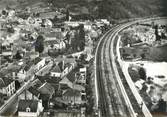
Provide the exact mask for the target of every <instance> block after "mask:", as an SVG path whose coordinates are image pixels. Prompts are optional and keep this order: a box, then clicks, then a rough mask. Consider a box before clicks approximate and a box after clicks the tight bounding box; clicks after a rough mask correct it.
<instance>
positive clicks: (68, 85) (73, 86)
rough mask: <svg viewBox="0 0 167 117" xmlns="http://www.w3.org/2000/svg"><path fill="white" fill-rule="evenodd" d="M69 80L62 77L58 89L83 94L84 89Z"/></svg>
mask: <svg viewBox="0 0 167 117" xmlns="http://www.w3.org/2000/svg"><path fill="white" fill-rule="evenodd" d="M70 80H71V79H70V78H67V77H64V78H63V79H62V80H61V81H60V82H59V87H60V89H61V90H66V89H69V88H71V89H73V90H77V91H80V92H82V91H83V92H84V91H85V87H83V86H82V85H79V84H76V83H75V81H73V82H72V81H70Z"/></svg>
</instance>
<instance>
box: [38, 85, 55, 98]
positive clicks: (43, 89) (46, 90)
mask: <svg viewBox="0 0 167 117" xmlns="http://www.w3.org/2000/svg"><path fill="white" fill-rule="evenodd" d="M37 90H38V91H39V92H40V93H41V94H46V95H50V98H51V97H52V96H53V94H54V93H55V90H54V88H53V87H52V85H51V84H49V83H47V82H45V83H44V84H42V86H40V87H39V88H38V89H37Z"/></svg>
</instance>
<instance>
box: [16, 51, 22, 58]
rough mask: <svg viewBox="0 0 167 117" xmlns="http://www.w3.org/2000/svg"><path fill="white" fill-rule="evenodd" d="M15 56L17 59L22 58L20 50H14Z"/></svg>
mask: <svg viewBox="0 0 167 117" xmlns="http://www.w3.org/2000/svg"><path fill="white" fill-rule="evenodd" d="M15 58H16V59H17V60H20V59H22V56H21V55H20V52H19V51H17V52H16V55H15Z"/></svg>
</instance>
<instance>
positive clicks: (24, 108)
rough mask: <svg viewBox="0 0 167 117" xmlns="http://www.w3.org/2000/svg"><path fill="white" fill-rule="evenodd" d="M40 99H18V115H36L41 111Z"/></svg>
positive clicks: (30, 116) (26, 116)
mask: <svg viewBox="0 0 167 117" xmlns="http://www.w3.org/2000/svg"><path fill="white" fill-rule="evenodd" d="M43 109H44V108H43V106H42V101H37V100H20V101H19V105H18V116H19V117H38V116H39V115H40V113H41V112H42V111H43Z"/></svg>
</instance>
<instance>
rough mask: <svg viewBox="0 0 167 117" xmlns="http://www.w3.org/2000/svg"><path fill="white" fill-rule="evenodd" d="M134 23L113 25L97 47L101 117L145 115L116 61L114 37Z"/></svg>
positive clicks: (96, 60)
mask: <svg viewBox="0 0 167 117" xmlns="http://www.w3.org/2000/svg"><path fill="white" fill-rule="evenodd" d="M132 24H133V23H127V24H125V25H117V26H115V27H113V28H112V29H111V30H110V31H108V32H107V33H106V34H105V35H104V36H103V37H102V38H101V40H100V42H99V45H98V47H97V51H96V56H95V57H96V58H95V64H96V72H95V74H96V80H97V81H96V82H97V91H98V102H99V103H98V110H99V116H100V117H137V115H140V117H144V115H143V113H142V110H141V108H140V107H139V105H138V103H137V101H136V99H135V98H134V97H133V95H132V92H131V90H130V88H129V87H128V85H127V82H126V78H124V76H123V75H122V74H120V73H121V69H120V68H119V67H120V66H119V65H118V64H117V61H116V58H117V55H116V44H117V40H116V39H115V38H114V37H115V35H116V34H117V33H118V32H119V30H121V29H123V28H126V27H127V26H130V25H132ZM125 88H126V90H125ZM127 91H128V92H127ZM127 93H128V94H127ZM132 98H133V99H132Z"/></svg>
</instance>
